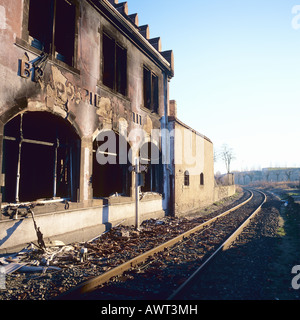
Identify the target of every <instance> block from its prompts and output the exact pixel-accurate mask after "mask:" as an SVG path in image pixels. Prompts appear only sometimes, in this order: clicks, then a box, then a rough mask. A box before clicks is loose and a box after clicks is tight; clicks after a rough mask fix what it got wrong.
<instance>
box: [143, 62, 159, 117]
mask: <svg viewBox="0 0 300 320" xmlns="http://www.w3.org/2000/svg"><path fill="white" fill-rule="evenodd" d="M143 75H144V79H143V82H144V107H145V108H147V109H149V110H151V111H152V112H155V113H158V105H159V102H158V77H157V76H156V75H155V74H154V73H153V72H152V71H150V70H149V69H148V68H146V67H144V70H143Z"/></svg>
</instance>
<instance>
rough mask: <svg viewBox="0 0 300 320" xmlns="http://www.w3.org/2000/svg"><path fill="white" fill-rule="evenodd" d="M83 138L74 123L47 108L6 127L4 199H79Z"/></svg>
mask: <svg viewBox="0 0 300 320" xmlns="http://www.w3.org/2000/svg"><path fill="white" fill-rule="evenodd" d="M79 152H80V140H79V138H78V136H77V135H76V134H75V132H74V131H73V129H72V127H71V125H70V124H68V123H65V122H64V120H62V119H60V118H58V117H56V116H54V115H51V114H49V113H46V112H34V113H24V114H21V115H19V116H17V117H15V118H13V119H12V120H11V121H9V122H8V123H7V124H6V125H5V127H4V144H3V168H2V171H3V173H4V175H5V186H4V188H3V201H4V202H24V201H34V200H37V199H41V198H46V199H50V198H54V197H61V198H67V199H71V200H76V196H77V189H78V188H79V174H78V173H79V165H80V164H79V159H80V156H79Z"/></svg>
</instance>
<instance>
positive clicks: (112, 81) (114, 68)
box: [102, 33, 127, 96]
mask: <svg viewBox="0 0 300 320" xmlns="http://www.w3.org/2000/svg"><path fill="white" fill-rule="evenodd" d="M102 76H103V84H104V85H105V86H107V87H109V88H111V89H113V90H115V91H117V92H119V93H121V94H122V95H124V96H125V95H126V91H127V50H126V49H124V48H122V47H121V46H120V45H119V44H118V43H117V42H116V41H115V40H114V39H112V38H110V37H109V36H108V35H106V34H105V33H103V75H102Z"/></svg>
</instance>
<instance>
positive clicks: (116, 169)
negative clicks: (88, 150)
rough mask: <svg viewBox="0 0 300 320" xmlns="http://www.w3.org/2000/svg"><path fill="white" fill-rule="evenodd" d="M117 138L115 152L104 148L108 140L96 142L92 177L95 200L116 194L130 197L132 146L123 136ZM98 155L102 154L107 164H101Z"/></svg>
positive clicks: (116, 135)
mask: <svg viewBox="0 0 300 320" xmlns="http://www.w3.org/2000/svg"><path fill="white" fill-rule="evenodd" d="M115 137H116V141H115V144H114V148H113V150H109V149H105V147H104V148H103V147H102V146H103V145H104V144H105V143H107V139H106V140H105V141H97V140H95V141H94V144H93V176H92V185H93V196H94V198H105V197H109V196H111V195H113V194H116V193H118V194H120V195H122V196H130V187H131V173H130V172H129V170H128V168H129V163H128V152H129V149H130V146H129V144H128V143H127V141H126V139H125V138H124V137H123V136H120V135H118V134H115ZM120 144H121V147H120ZM120 150H121V151H120ZM120 152H121V153H120ZM97 153H101V157H102V159H106V160H107V163H105V164H100V163H99V161H98V160H97ZM98 159H99V158H98ZM104 162H106V161H104Z"/></svg>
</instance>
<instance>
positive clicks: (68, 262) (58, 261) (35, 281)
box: [0, 199, 242, 300]
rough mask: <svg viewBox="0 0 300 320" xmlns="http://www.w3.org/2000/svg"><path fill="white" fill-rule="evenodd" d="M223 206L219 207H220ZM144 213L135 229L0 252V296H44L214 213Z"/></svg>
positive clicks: (121, 228)
mask: <svg viewBox="0 0 300 320" xmlns="http://www.w3.org/2000/svg"><path fill="white" fill-rule="evenodd" d="M241 201H242V199H241ZM224 209H225V208H224V207H223V208H220V210H224ZM217 213H218V212H217V211H215V212H213V213H211V214H210V215H206V216H205V217H201V216H200V217H199V216H198V217H196V218H192V217H191V218H187V217H185V218H171V217H165V218H162V219H149V220H146V221H144V222H143V223H142V224H141V226H140V228H139V229H138V230H136V229H135V227H134V226H124V225H117V226H115V227H114V228H112V229H111V230H110V231H108V232H105V233H104V234H102V235H99V236H98V237H97V238H94V239H92V240H90V241H87V242H83V243H73V244H72V245H65V244H64V243H63V242H61V241H52V242H46V241H45V242H44V244H45V247H44V248H43V247H41V246H40V245H39V244H38V245H37V244H34V243H30V244H29V245H28V246H27V247H26V248H24V249H23V250H22V251H20V252H18V253H15V254H11V255H7V254H6V255H2V256H0V266H2V267H4V268H5V270H6V272H5V273H6V289H5V290H1V289H0V300H37V299H44V300H49V299H52V298H55V297H56V296H58V295H59V294H61V293H63V292H65V291H67V290H69V289H71V288H72V287H74V286H76V285H78V284H79V283H81V282H83V281H86V280H88V279H89V278H91V277H95V276H98V275H100V274H103V273H104V272H106V271H108V270H110V269H112V268H114V267H116V266H118V265H120V264H121V263H124V262H125V261H127V260H130V259H132V258H134V257H136V256H138V255H140V254H142V253H144V252H145V251H148V250H150V249H152V248H154V247H155V246H158V245H159V244H162V243H163V242H166V241H168V240H170V239H171V238H173V237H176V236H177V235H179V234H181V233H183V232H185V231H187V230H189V229H191V228H193V227H195V226H196V225H198V224H200V223H202V222H204V221H205V220H208V219H210V218H211V216H213V215H216V214H217Z"/></svg>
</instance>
